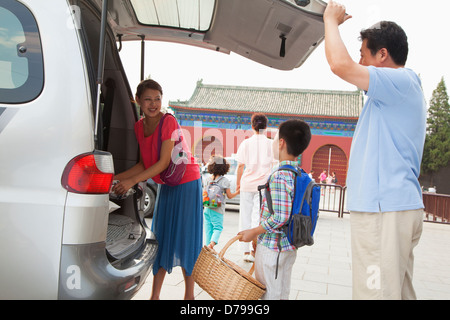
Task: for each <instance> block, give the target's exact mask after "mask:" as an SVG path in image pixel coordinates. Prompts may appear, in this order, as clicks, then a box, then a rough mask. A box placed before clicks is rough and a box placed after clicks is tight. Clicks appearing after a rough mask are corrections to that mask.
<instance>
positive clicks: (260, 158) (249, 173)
mask: <svg viewBox="0 0 450 320" xmlns="http://www.w3.org/2000/svg"><path fill="white" fill-rule="evenodd" d="M236 161H237V162H239V163H241V164H245V169H244V173H243V174H242V178H241V184H240V185H241V191H244V192H258V186H259V185H262V184H265V183H266V182H267V178H268V177H269V175H270V172H271V170H272V166H273V165H274V163H275V161H274V158H273V151H272V140H271V139H269V138H267V137H266V136H265V135H264V134H254V135H253V136H252V137H250V138H248V139H246V140H244V141H243V142H242V143H241V145H240V146H239V149H238V151H237V154H236Z"/></svg>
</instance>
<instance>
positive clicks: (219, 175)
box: [203, 156, 239, 249]
mask: <svg viewBox="0 0 450 320" xmlns="http://www.w3.org/2000/svg"><path fill="white" fill-rule="evenodd" d="M229 169H230V164H228V163H227V162H226V160H225V159H224V158H223V157H220V156H212V157H211V159H210V161H209V163H208V172H209V173H211V176H210V177H208V178H207V180H206V184H205V189H203V196H204V200H205V197H207V190H208V187H209V186H210V184H211V183H212V182H216V184H217V185H218V186H219V187H220V188H221V193H222V194H226V195H227V197H228V198H229V199H232V198H234V197H235V196H236V195H238V194H239V188H237V189H236V191H235V192H233V193H232V192H231V190H230V181H229V180H228V179H227V178H226V177H224V175H225V174H227V172H228V170H229ZM207 201H208V202H209V199H207ZM211 201H212V200H211ZM216 205H217V204H216ZM224 214H225V201H223V203H219V204H218V206H217V207H205V208H204V210H203V216H204V228H205V236H206V241H205V243H206V244H208V247H209V248H211V249H212V248H213V247H214V246H215V245H216V244H217V243H218V242H219V237H220V234H221V233H222V230H223V215H224Z"/></svg>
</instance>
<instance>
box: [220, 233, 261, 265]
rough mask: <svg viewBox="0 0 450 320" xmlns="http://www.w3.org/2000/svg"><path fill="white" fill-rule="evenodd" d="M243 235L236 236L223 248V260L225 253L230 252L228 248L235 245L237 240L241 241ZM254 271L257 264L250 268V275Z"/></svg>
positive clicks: (221, 256)
mask: <svg viewBox="0 0 450 320" xmlns="http://www.w3.org/2000/svg"><path fill="white" fill-rule="evenodd" d="M241 238H242V235H237V236H234V237H233V238H231V239H230V240H228V242H227V243H226V244H225V246H224V247H223V248H222V250H220V252H219V258H220V259H223V256H224V255H225V252H226V251H227V250H228V248H229V247H230V246H231V245H232V244H233V243H235V242H236V241H237V240H239V239H241ZM253 271H255V263H253V265H252V267H251V268H250V270H249V271H248V273H250V274H253Z"/></svg>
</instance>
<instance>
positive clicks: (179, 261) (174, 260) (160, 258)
mask: <svg viewBox="0 0 450 320" xmlns="http://www.w3.org/2000/svg"><path fill="white" fill-rule="evenodd" d="M152 231H153V233H154V234H155V235H156V239H157V240H158V252H157V254H156V260H155V262H154V264H153V274H156V273H157V272H158V270H159V269H160V268H163V269H165V270H166V271H167V272H168V273H171V272H172V268H173V267H177V266H180V267H182V268H184V270H185V271H186V275H187V276H190V275H191V274H192V271H193V269H194V265H195V262H196V261H197V257H198V255H199V254H200V251H201V249H202V239H203V203H202V183H201V179H198V180H194V181H191V182H186V183H183V184H180V185H178V186H175V187H170V186H167V185H160V188H159V190H158V196H157V200H156V205H155V212H154V214H153V222H152Z"/></svg>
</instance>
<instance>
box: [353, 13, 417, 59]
mask: <svg viewBox="0 0 450 320" xmlns="http://www.w3.org/2000/svg"><path fill="white" fill-rule="evenodd" d="M360 39H361V41H363V40H365V39H367V48H368V49H369V50H370V52H371V53H372V55H373V56H374V55H375V54H376V53H377V52H378V50H380V49H382V48H386V49H387V51H388V52H389V55H390V56H391V57H392V60H393V61H394V62H395V64H397V65H399V66H404V65H405V64H406V59H407V58H408V50H409V49H408V37H407V36H406V33H405V31H404V30H403V29H402V28H401V27H400V26H399V25H398V24H396V23H395V22H392V21H381V22H378V23H377V24H375V25H374V26H372V27H370V28H368V29H365V30H362V31H361V36H360Z"/></svg>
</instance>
